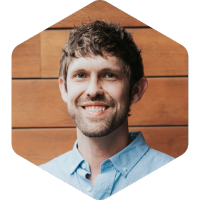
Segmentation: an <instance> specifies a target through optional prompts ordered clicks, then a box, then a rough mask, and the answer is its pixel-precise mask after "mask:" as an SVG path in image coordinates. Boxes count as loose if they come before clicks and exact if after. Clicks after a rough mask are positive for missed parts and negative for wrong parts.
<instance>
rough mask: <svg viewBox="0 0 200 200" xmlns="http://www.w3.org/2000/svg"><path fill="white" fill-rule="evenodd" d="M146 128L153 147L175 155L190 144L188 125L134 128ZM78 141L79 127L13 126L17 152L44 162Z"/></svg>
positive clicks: (178, 154)
mask: <svg viewBox="0 0 200 200" xmlns="http://www.w3.org/2000/svg"><path fill="white" fill-rule="evenodd" d="M138 130H140V131H142V133H143V135H144V137H145V140H146V142H147V143H148V145H149V147H150V148H154V149H156V150H158V151H161V152H163V153H166V154H168V155H171V156H173V157H175V158H177V157H178V156H180V155H182V154H183V153H184V152H185V151H186V150H187V147H188V128H187V127H135V128H130V131H138ZM75 140H76V129H75V128H57V129H56V128H51V129H49V128H44V129H13V130H12V147H13V149H14V151H15V152H16V153H17V154H18V155H20V156H22V157H23V158H25V159H27V160H29V161H30V162H32V163H34V164H36V165H40V164H43V163H45V162H48V161H49V160H51V159H53V158H55V157H57V156H59V155H61V154H63V153H65V152H67V151H70V150H71V149H72V148H73V145H74V142H75Z"/></svg>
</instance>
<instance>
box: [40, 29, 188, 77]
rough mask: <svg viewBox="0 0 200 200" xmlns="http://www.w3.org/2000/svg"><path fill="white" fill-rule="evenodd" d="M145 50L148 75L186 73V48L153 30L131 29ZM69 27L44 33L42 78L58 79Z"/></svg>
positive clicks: (145, 67)
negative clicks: (62, 50) (62, 49)
mask: <svg viewBox="0 0 200 200" xmlns="http://www.w3.org/2000/svg"><path fill="white" fill-rule="evenodd" d="M128 31H130V32H131V33H132V34H133V37H134V40H135V42H136V44H137V45H138V47H139V48H140V49H142V57H143V63H144V72H145V75H146V76H187V75H188V54H187V51H186V49H185V48H184V47H183V46H181V45H180V44H178V43H176V42H175V41H173V40H171V39H170V38H168V37H166V36H165V35H163V34H161V33H159V32H157V31H155V30H153V29H134V30H133V29H128ZM69 33H70V31H69V30H48V31H43V32H41V77H43V78H52V77H54V78H56V77H58V70H59V67H60V58H61V48H62V47H63V46H64V44H65V42H66V40H67V39H68V35H69Z"/></svg>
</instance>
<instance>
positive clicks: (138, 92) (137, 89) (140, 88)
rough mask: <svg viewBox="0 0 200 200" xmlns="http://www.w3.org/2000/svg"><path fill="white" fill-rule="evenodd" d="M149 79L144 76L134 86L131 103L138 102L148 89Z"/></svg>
mask: <svg viewBox="0 0 200 200" xmlns="http://www.w3.org/2000/svg"><path fill="white" fill-rule="evenodd" d="M147 86H148V81H147V79H146V78H145V77H142V78H141V79H140V80H139V81H138V82H137V83H136V84H135V85H134V86H133V93H132V100H131V103H137V102H138V101H139V100H140V99H141V98H142V95H143V94H144V92H145V90H146V89H147Z"/></svg>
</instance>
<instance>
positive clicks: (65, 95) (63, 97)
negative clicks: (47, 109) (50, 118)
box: [58, 77, 68, 103]
mask: <svg viewBox="0 0 200 200" xmlns="http://www.w3.org/2000/svg"><path fill="white" fill-rule="evenodd" d="M58 83H59V88H60V93H61V96H62V99H63V101H64V102H65V103H67V97H68V95H67V91H66V89H65V85H64V84H65V82H64V80H63V78H62V77H60V78H59V79H58Z"/></svg>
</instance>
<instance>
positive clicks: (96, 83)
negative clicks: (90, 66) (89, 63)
mask: <svg viewBox="0 0 200 200" xmlns="http://www.w3.org/2000/svg"><path fill="white" fill-rule="evenodd" d="M103 93H104V92H103V88H102V86H101V81H100V80H98V78H97V77H91V79H90V81H89V83H88V87H87V90H86V95H87V96H90V97H96V96H97V95H103Z"/></svg>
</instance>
